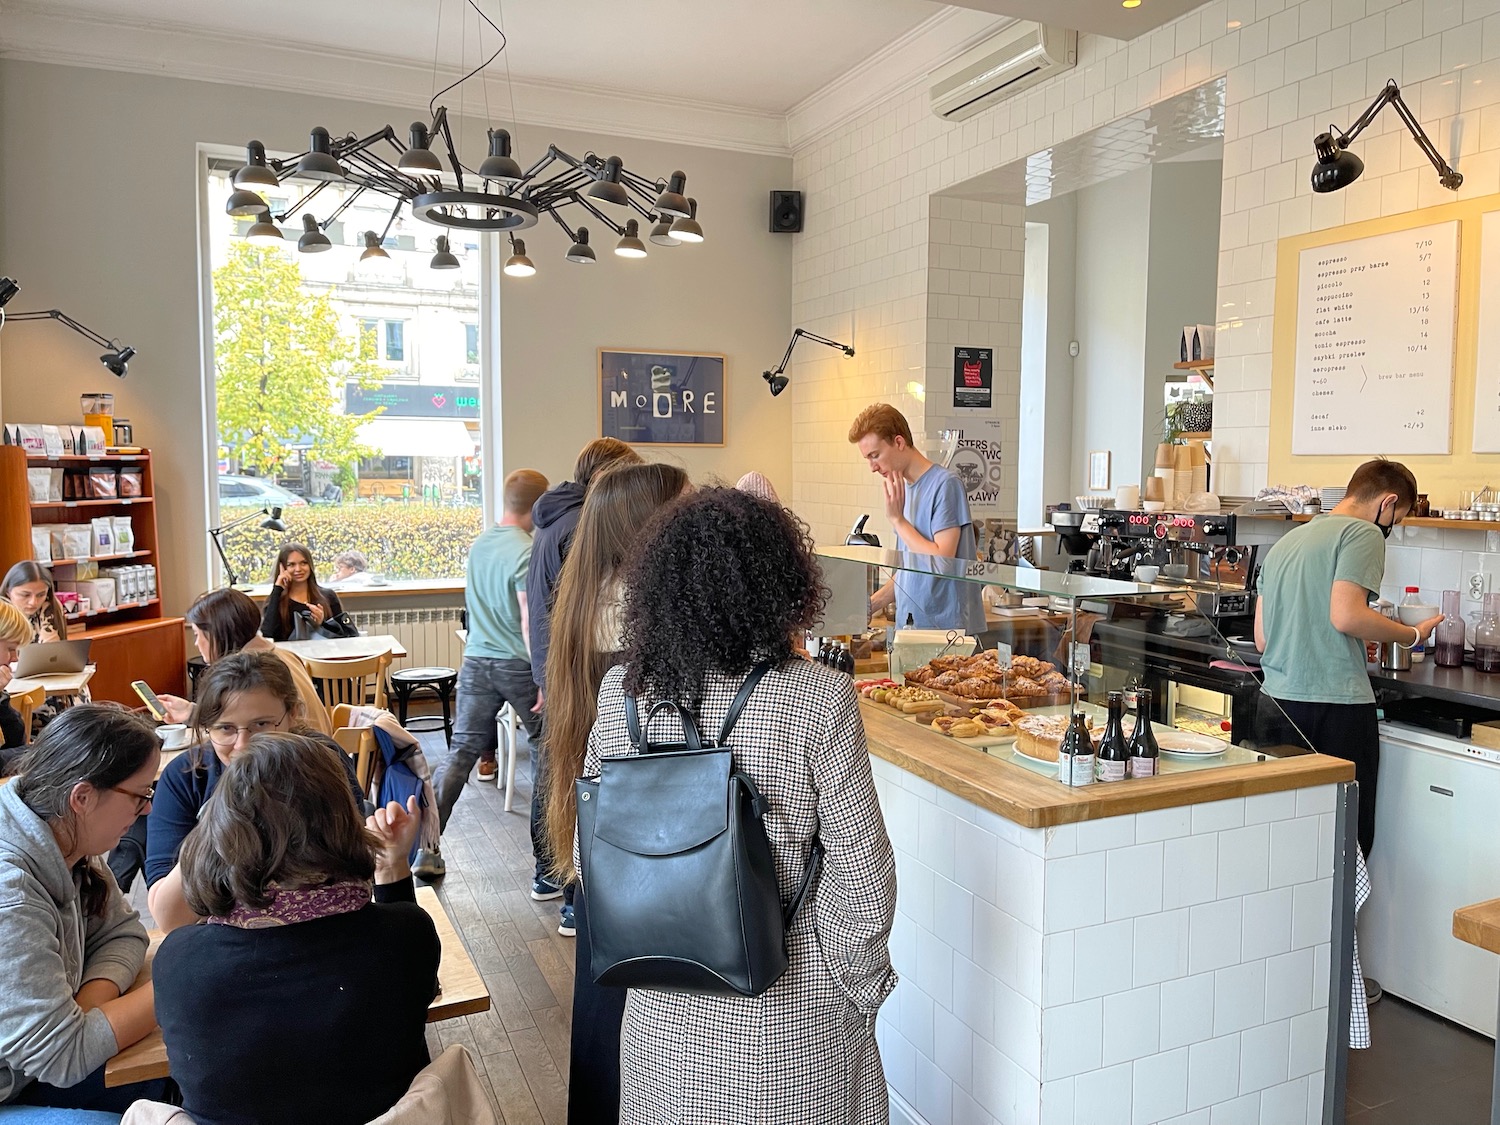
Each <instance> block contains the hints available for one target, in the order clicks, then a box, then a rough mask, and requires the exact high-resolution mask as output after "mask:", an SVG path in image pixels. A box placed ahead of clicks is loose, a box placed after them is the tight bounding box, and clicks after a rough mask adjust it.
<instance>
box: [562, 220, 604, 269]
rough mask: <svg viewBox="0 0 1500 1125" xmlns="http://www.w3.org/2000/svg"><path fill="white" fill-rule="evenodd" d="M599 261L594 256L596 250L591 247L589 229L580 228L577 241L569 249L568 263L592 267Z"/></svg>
mask: <svg viewBox="0 0 1500 1125" xmlns="http://www.w3.org/2000/svg"><path fill="white" fill-rule="evenodd" d="M597 260H598V259H596V258H595V256H594V248H593V247H592V246H590V245H589V228H588V227H579V228H578V238H577V240H576V241H575V242H574V243H573V245H572V246H569V247H568V261H570V262H577V263H578V264H579V265H590V264H592V263H593V262H595V261H597Z"/></svg>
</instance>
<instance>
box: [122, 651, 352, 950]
mask: <svg viewBox="0 0 1500 1125" xmlns="http://www.w3.org/2000/svg"><path fill="white" fill-rule="evenodd" d="M193 732H194V735H195V736H196V738H197V743H196V744H195V745H194V746H193V747H192V748H191V749H190V750H188V751H187V752H186V753H185V754H180V755H178V756H177V757H176V758H175V759H173V760H172V762H170V763H169V764H168V765H167V768H166V769H164V770H163V771H162V775H161V781H160V783H159V785H158V792H157V796H156V803H155V805H154V807H153V808H152V810H151V816H150V818H149V819H148V820H147V822H146V887H147V892H146V903H147V905H148V906H149V907H150V909H151V917H152V918H154V919H155V920H156V924H157V925H158V926H159V927H160V928H161V929H163V930H174V929H176V928H177V927H178V926H189V925H192V924H193V923H194V922H197V921H198V920H199V916H198V913H197V912H196V911H195V910H193V908H192V907H191V906H189V905H188V902H187V899H186V898H185V897H184V895H183V891H182V872H181V869H180V868H179V866H178V863H177V853H178V851H179V850H180V849H181V848H182V841H183V840H184V839H185V838H186V837H187V834H188V833H189V832H191V831H192V830H193V827H194V825H196V824H197V823H198V816H199V812H200V810H201V809H202V808H203V806H204V805H205V804H207V803H208V799H209V797H211V796H212V795H213V791H214V788H215V787H216V786H217V785H218V784H219V778H220V777H221V776H222V775H223V773H224V767H225V766H227V765H228V764H229V763H230V761H231V760H232V759H233V758H234V757H235V756H236V755H239V754H242V753H244V751H245V749H246V748H247V747H248V746H249V745H250V739H251V737H252V736H253V735H257V734H305V735H307V736H309V737H310V738H312V739H314V740H315V741H316V742H317V743H318V744H319V745H321V746H324V747H326V748H327V750H328V752H329V753H330V754H334V755H337V757H338V761H339V763H340V764H341V766H342V768H343V770H344V773H345V775H346V776H347V777H348V780H349V788H350V791H351V792H352V793H353V794H354V799H355V803H356V805H358V806H359V807H361V808H363V804H364V796H363V794H361V793H360V791H359V782H358V781H357V780H356V779H355V776H354V763H353V761H352V760H350V758H349V756H348V755H347V754H345V753H344V752H343V751H342V750H341V749H339V745H338V743H336V742H334V741H333V740H332V739H330V738H328V737H326V736H324V735H321V734H319V733H318V732H317V731H315V730H311V729H310V728H309V727H308V726H307V724H306V721H305V714H304V711H303V708H302V697H301V695H299V694H298V692H297V684H296V682H295V681H294V680H293V679H292V675H291V673H290V672H288V671H287V668H286V665H285V664H283V663H282V662H281V661H280V660H278V659H277V658H276V657H274V656H270V655H267V654H265V653H245V652H242V653H237V654H236V655H234V656H226V657H225V658H224V659H223V660H219V661H216V662H215V663H214V664H213V665H212V666H210V668H209V669H208V672H207V673H206V674H205V675H204V677H203V682H202V684H201V685H200V686H199V689H198V702H197V703H196V704H195V705H194V708H193Z"/></svg>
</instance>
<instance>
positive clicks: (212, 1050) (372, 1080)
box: [152, 734, 442, 1125]
mask: <svg viewBox="0 0 1500 1125" xmlns="http://www.w3.org/2000/svg"><path fill="white" fill-rule="evenodd" d="M416 812H417V809H416V798H412V799H411V802H410V804H409V806H408V807H407V808H405V809H403V808H402V807H401V806H400V805H398V804H396V803H395V802H392V803H391V804H390V805H388V806H386V807H385V808H383V809H379V810H377V811H376V813H375V815H374V816H371V817H370V818H369V819H368V820H363V819H362V818H361V816H360V813H359V812H358V811H357V809H356V806H355V803H354V801H353V800H351V799H350V796H349V788H348V786H347V784H345V778H344V772H343V770H341V769H340V768H339V767H338V765H337V764H336V763H335V762H334V761H333V760H332V759H331V758H329V756H328V755H327V754H326V753H324V752H323V748H322V746H321V745H320V744H319V743H317V742H315V741H313V740H312V739H309V738H303V737H298V736H296V735H283V734H261V735H256V736H255V737H253V738H251V739H250V740H249V747H248V749H247V750H246V751H245V752H244V753H241V754H238V755H236V756H235V758H234V760H233V761H231V762H230V763H229V765H228V766H227V767H226V768H225V769H224V771H223V774H222V778H221V781H220V784H219V786H218V788H217V789H216V790H215V791H214V795H213V797H212V798H211V799H210V800H209V802H208V804H207V805H206V806H205V807H204V810H203V815H202V818H201V819H200V821H199V823H198V826H197V828H195V829H194V830H193V832H192V834H191V835H189V836H188V838H187V842H186V843H185V844H184V845H183V848H182V861H181V872H182V889H183V892H184V893H185V895H186V897H187V902H188V904H189V907H190V909H192V910H193V912H194V913H196V914H199V915H201V916H203V917H206V918H207V919H208V925H204V926H190V927H186V928H183V929H179V930H175V931H173V932H172V933H171V934H169V935H168V936H167V938H166V940H165V941H163V942H162V945H161V949H160V950H159V951H158V953H157V955H156V960H155V962H154V964H153V966H152V976H153V978H154V979H155V983H156V1010H157V1016H158V1018H159V1019H160V1021H161V1029H162V1038H163V1040H164V1041H165V1043H166V1047H167V1058H168V1060H169V1061H170V1063H171V1066H172V1077H173V1079H175V1080H176V1082H177V1084H178V1086H179V1087H180V1088H181V1089H182V1095H183V1108H184V1109H185V1110H186V1111H187V1113H188V1115H189V1116H190V1117H191V1118H192V1119H193V1121H194V1122H195V1125H239V1123H243V1122H257V1123H263V1125H271V1123H272V1122H296V1121H316V1122H318V1123H319V1125H364V1123H365V1122H367V1121H370V1120H371V1119H373V1118H375V1117H379V1116H380V1115H381V1114H383V1113H384V1112H385V1111H386V1110H388V1109H390V1108H391V1106H393V1105H394V1104H395V1103H396V1101H397V1100H398V1099H399V1098H400V1097H401V1096H402V1095H403V1094H404V1093H406V1090H407V1087H409V1086H410V1085H411V1082H412V1079H413V1078H415V1077H416V1074H417V1072H418V1071H419V1070H421V1069H422V1068H423V1067H424V1066H426V1065H427V1062H428V1055H427V1041H426V1026H427V1008H428V1005H429V1004H431V1003H432V1001H433V999H434V998H435V997H436V996H437V991H438V989H437V970H438V961H439V958H440V956H441V953H442V947H441V945H440V943H439V941H438V936H437V930H436V928H435V927H434V926H433V923H432V919H431V918H429V917H428V916H427V913H426V912H425V911H424V910H423V909H422V908H421V907H420V906H418V905H417V904H416V893H415V890H414V888H413V885H412V878H411V869H410V868H409V867H408V866H407V855H408V853H409V851H410V849H411V846H412V842H413V840H414V839H415V838H416V831H417V824H418V818H417V815H416ZM372 890H373V894H374V901H373V902H372V901H371V893H372Z"/></svg>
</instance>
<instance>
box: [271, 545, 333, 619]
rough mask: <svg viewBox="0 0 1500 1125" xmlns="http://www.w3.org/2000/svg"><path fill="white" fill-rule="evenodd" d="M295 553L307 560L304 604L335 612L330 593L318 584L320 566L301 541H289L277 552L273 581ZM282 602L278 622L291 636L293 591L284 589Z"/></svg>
mask: <svg viewBox="0 0 1500 1125" xmlns="http://www.w3.org/2000/svg"><path fill="white" fill-rule="evenodd" d="M293 555H301V556H302V557H303V558H304V559H306V560H307V601H306V602H304V603H303V604H305V605H313V604H317V605H320V606H322V607H323V613H324V615H325V616H326V615H328V614H330V613H332V612H333V603H332V602H330V601H329V600H328V595H327V594H325V593H324V592H323V587H321V586H319V585H318V568H317V567H316V566H314V565H313V557H312V552H311V551H309V550H308V549H307V548H306V547H304V546H303V545H302V544H301V543H288V544H287V545H286V546H284V547H282V548H281V550H279V551H277V552H276V561H275V562H274V563H272V564H271V581H272V582H275V581H276V579H277V578H278V577H280V575H281V568H282V567H283V566H285V565H286V562H287V560H288V559H290V558H291V557H292V556H293ZM282 595H283V596H282V598H281V603H280V610H281V612H280V613H279V614H277V617H278V621H277V624H278V625H279V626H280V630H279V631H280V632H281V633H283V634H285V635H286V636H288V637H290V636H291V635H292V592H291V591H290V590H283V591H282Z"/></svg>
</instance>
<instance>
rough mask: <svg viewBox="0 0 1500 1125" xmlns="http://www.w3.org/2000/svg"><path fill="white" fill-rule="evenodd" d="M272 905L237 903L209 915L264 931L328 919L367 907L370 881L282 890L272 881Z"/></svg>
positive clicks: (225, 923)
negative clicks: (225, 912) (220, 915)
mask: <svg viewBox="0 0 1500 1125" xmlns="http://www.w3.org/2000/svg"><path fill="white" fill-rule="evenodd" d="M266 889H267V890H268V891H269V892H270V894H271V904H270V905H269V906H266V907H254V906H236V907H235V908H234V909H233V910H231V911H230V912H229V914H228V915H227V916H226V917H223V918H209V919H208V921H209V922H210V923H212V924H217V925H221V926H238V927H239V928H240V929H242V930H264V929H269V928H270V927H272V926H290V925H292V924H293V923H296V922H311V921H313V920H314V919H316V918H331V917H332V916H333V915H335V914H352V913H353V912H354V911H356V910H359V909H360V908H361V907H364V906H368V905H369V903H370V896H371V894H372V893H373V884H372V883H371V882H369V881H368V880H363V879H348V880H345V881H344V882H342V883H325V884H324V885H323V886H321V887H294V888H292V889H291V890H283V889H281V888H280V887H278V886H277V885H276V884H275V883H272V884H271V885H270V886H269V887H267V888H266Z"/></svg>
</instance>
